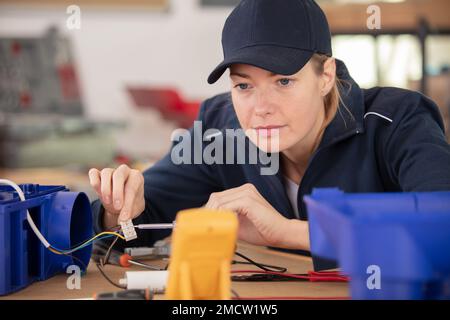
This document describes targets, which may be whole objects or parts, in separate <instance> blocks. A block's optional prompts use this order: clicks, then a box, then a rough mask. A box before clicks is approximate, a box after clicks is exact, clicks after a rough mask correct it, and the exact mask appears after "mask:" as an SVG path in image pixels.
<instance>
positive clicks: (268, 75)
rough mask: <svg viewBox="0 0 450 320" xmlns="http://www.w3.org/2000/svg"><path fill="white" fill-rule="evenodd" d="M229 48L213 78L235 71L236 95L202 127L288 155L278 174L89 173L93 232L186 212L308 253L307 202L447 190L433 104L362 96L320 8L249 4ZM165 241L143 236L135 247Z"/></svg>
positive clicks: (221, 99)
mask: <svg viewBox="0 0 450 320" xmlns="http://www.w3.org/2000/svg"><path fill="white" fill-rule="evenodd" d="M222 46H223V51H224V61H223V62H222V63H221V64H219V66H218V67H217V68H216V69H215V70H214V71H213V72H212V73H211V75H210V76H209V78H208V82H209V83H214V82H215V81H216V80H217V79H218V78H219V77H220V76H221V75H222V74H223V73H224V72H225V70H226V69H229V70H230V80H231V92H230V93H225V94H221V95H217V96H215V97H213V98H211V99H208V100H206V101H205V102H204V103H203V104H202V106H201V110H200V114H199V121H201V123H202V125H203V129H202V130H207V129H210V128H216V129H218V130H220V132H224V130H227V129H239V128H240V129H244V130H246V133H247V140H249V141H251V143H252V144H254V145H256V146H257V147H258V148H260V149H261V150H262V151H264V152H267V153H268V154H278V155H279V159H280V170H278V171H277V172H276V173H275V174H274V175H262V174H261V172H260V170H259V169H260V168H261V166H262V165H261V164H260V163H259V164H256V165H255V164H248V163H244V164H242V163H240V164H239V163H238V164H236V163H233V164H220V163H213V164H204V163H202V164H175V163H174V162H173V159H172V158H171V153H170V152H169V153H168V155H167V156H166V157H164V158H163V159H162V160H160V161H159V162H158V163H157V164H156V165H154V166H153V167H152V168H150V169H149V170H147V171H145V172H144V174H141V173H140V172H138V171H136V170H132V169H130V168H129V167H127V166H124V165H123V166H120V167H119V168H117V169H115V170H114V169H111V168H107V169H103V170H101V171H99V170H97V169H91V170H90V172H89V177H90V181H91V184H92V186H93V187H94V188H95V190H96V191H97V193H98V195H99V198H100V201H97V202H95V203H94V204H93V210H94V217H95V221H96V231H100V230H102V229H107V228H110V227H112V226H114V225H116V224H117V221H118V219H119V220H126V219H128V218H133V219H134V222H135V223H151V222H154V223H156V222H171V221H173V220H174V219H175V214H176V212H177V211H179V210H181V209H185V208H192V207H200V206H205V207H208V208H215V209H222V208H223V209H230V210H233V211H234V212H236V213H237V215H238V218H239V222H240V224H239V238H240V239H241V240H244V241H247V242H250V243H253V244H257V245H265V246H272V247H277V248H285V249H295V250H306V251H307V250H309V247H310V246H309V236H308V223H307V221H306V220H307V213H306V210H305V206H304V204H303V201H302V198H303V196H304V195H305V194H309V193H311V191H312V189H313V188H318V187H338V188H340V189H341V190H343V191H345V192H387V191H434V190H450V147H449V145H448V144H447V142H446V141H445V138H444V129H443V123H442V119H441V117H440V115H439V111H438V109H437V108H436V106H435V104H434V103H433V102H432V101H430V100H429V99H428V98H426V97H425V96H423V95H421V94H419V93H415V92H411V91H407V90H402V89H396V88H372V89H367V90H363V89H360V88H359V87H358V85H357V84H356V83H355V82H354V81H353V79H352V78H351V77H350V75H349V74H348V71H347V69H346V67H345V65H344V63H343V62H341V61H338V60H335V59H334V58H332V52H331V37H330V31H329V28H328V23H327V21H326V18H325V15H324V13H323V12H322V10H321V9H320V8H319V6H317V4H316V3H315V2H314V1H312V0H284V1H278V0H244V1H242V2H241V3H240V4H239V5H238V6H237V7H236V8H235V9H234V11H233V12H232V13H231V15H230V16H229V17H228V19H227V21H226V23H225V26H224V29H223V34H222ZM275 140H277V141H276V142H277V144H278V145H276V144H275V146H273V145H272V144H271V142H273V141H275ZM176 145H177V144H174V146H173V147H172V148H175V147H176ZM269 146H270V147H269ZM202 147H203V148H205V147H206V143H204V144H203V145H202ZM172 150H173V149H172ZM225 152H226V153H229V152H231V151H230V150H225ZM235 157H236V155H235ZM166 235H167V233H166V232H164V231H155V232H143V233H142V234H140V235H139V240H136V241H137V242H138V243H133V245H139V244H142V245H150V244H151V243H152V242H154V241H155V240H157V239H160V238H162V237H164V236H166ZM314 264H315V267H316V269H323V268H326V267H332V265H330V264H329V263H327V262H325V261H322V260H319V259H314Z"/></svg>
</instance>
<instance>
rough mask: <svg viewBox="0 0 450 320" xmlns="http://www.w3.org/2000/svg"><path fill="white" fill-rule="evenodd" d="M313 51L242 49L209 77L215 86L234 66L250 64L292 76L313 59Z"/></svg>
mask: <svg viewBox="0 0 450 320" xmlns="http://www.w3.org/2000/svg"><path fill="white" fill-rule="evenodd" d="M313 54H314V52H313V51H310V50H302V49H296V48H286V47H279V46H270V45H264V46H263V45H261V46H251V47H246V48H243V49H240V50H239V51H237V52H236V53H235V54H234V55H233V56H231V57H228V58H227V59H225V60H224V61H222V62H221V63H220V64H219V65H218V66H217V67H216V68H215V69H214V70H213V72H211V74H210V75H209V77H208V83H209V84H213V83H214V82H216V81H217V80H219V78H220V77H221V76H222V75H223V73H224V72H225V70H227V68H228V67H230V66H231V65H232V64H236V63H242V64H249V65H252V66H255V67H258V68H261V69H264V70H267V71H270V72H273V73H276V74H281V75H292V74H295V73H297V72H298V71H300V69H301V68H303V67H304V65H305V64H306V63H307V62H308V61H309V60H310V59H311V57H312V55H313Z"/></svg>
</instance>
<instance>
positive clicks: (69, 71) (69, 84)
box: [58, 64, 80, 100]
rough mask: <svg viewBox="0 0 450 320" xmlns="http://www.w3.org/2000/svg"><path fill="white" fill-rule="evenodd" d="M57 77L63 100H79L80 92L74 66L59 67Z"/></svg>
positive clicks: (64, 65)
mask: <svg viewBox="0 0 450 320" xmlns="http://www.w3.org/2000/svg"><path fill="white" fill-rule="evenodd" d="M58 76H59V83H60V86H61V93H62V96H63V98H64V99H65V100H77V99H79V97H80V91H79V89H78V82H77V75H76V73H75V68H74V66H73V65H72V64H62V65H59V66H58Z"/></svg>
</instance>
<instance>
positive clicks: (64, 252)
mask: <svg viewBox="0 0 450 320" xmlns="http://www.w3.org/2000/svg"><path fill="white" fill-rule="evenodd" d="M0 184H6V185H9V186H10V187H11V188H13V189H14V190H15V191H16V192H17V195H18V196H19V199H20V201H26V199H25V194H24V193H23V191H22V190H21V189H20V187H19V186H18V185H17V184H16V183H14V182H12V181H11V180H8V179H0ZM26 211H27V221H28V224H29V225H30V227H31V229H32V230H33V232H34V233H35V235H36V237H37V238H38V239H39V241H41V243H42V244H43V245H44V247H45V248H47V249H48V250H50V251H51V252H53V253H55V254H58V255H69V254H71V253H73V252H75V251H78V250H80V249H82V248H84V247H86V246H87V245H89V244H90V243H91V242H92V241H94V240H95V239H97V238H100V237H103V236H104V235H115V236H117V237H120V238H121V239H123V240H125V237H124V236H122V235H121V234H119V233H117V232H111V231H105V232H101V233H99V234H97V235H95V236H94V237H92V238H90V239H87V240H85V241H84V242H82V243H81V244H80V245H78V246H76V247H75V248H72V249H69V250H61V249H58V248H56V247H54V246H52V245H50V243H49V242H48V241H47V239H45V237H44V236H43V235H42V233H41V232H40V231H39V229H38V228H37V227H36V224H35V223H34V221H33V219H32V218H31V215H30V212H29V211H28V209H26Z"/></svg>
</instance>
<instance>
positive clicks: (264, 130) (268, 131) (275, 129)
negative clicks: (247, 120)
mask: <svg viewBox="0 0 450 320" xmlns="http://www.w3.org/2000/svg"><path fill="white" fill-rule="evenodd" d="M284 127H285V126H279V125H268V126H258V127H255V128H253V129H254V130H256V133H257V135H258V136H260V137H271V136H273V135H277V134H279V132H280V130H281V129H283V128H284Z"/></svg>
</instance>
